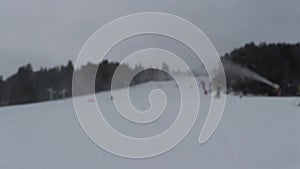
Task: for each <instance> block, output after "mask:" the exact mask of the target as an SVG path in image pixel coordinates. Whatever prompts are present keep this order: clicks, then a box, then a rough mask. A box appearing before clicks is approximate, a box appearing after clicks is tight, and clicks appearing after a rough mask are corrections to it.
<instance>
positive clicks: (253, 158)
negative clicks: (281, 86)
mask: <svg viewBox="0 0 300 169" xmlns="http://www.w3.org/2000/svg"><path fill="white" fill-rule="evenodd" d="M202 79H205V81H206V82H207V78H202ZM198 80H199V79H198ZM199 84H200V83H199ZM156 88H161V89H162V90H163V91H165V93H166V95H167V99H168V105H167V108H166V111H165V112H164V115H163V116H162V117H161V118H160V119H158V120H157V121H155V122H153V123H151V124H148V125H146V124H143V125H142V124H133V123H130V122H129V121H127V120H125V119H124V118H123V117H122V116H121V115H120V114H118V112H117V111H116V109H115V108H114V107H113V103H112V101H111V100H110V93H109V92H102V93H98V94H97V102H98V104H99V106H100V108H101V110H102V111H103V112H104V114H105V117H106V118H107V120H108V121H109V122H111V125H112V126H113V127H114V128H115V129H117V130H119V131H120V132H122V133H124V134H127V135H132V136H136V137H145V136H149V135H150V136H151V135H155V134H158V133H160V132H162V131H163V130H165V129H166V128H167V127H169V126H170V124H172V122H173V121H174V119H175V117H176V115H177V114H176V113H178V112H177V111H176V110H177V109H178V105H179V103H180V97H179V93H178V88H177V87H176V83H175V82H174V81H168V82H149V83H146V84H141V85H138V86H135V87H132V88H131V89H130V92H131V93H130V94H131V97H132V102H133V104H134V105H135V106H137V108H140V109H146V108H147V107H148V106H149V103H148V100H147V99H148V94H149V91H151V90H152V89H156ZM200 93H201V101H200V106H201V108H200V110H199V111H200V112H199V116H198V119H197V121H196V124H195V126H194V127H193V129H192V130H191V132H190V134H189V135H188V136H187V137H186V138H185V139H184V140H183V141H182V142H181V143H180V144H179V145H178V146H176V147H175V148H173V149H172V150H170V151H168V152H166V153H164V154H162V155H160V156H156V157H153V158H147V159H129V158H123V157H119V156H116V155H113V154H110V153H109V152H106V151H104V150H102V149H101V148H100V147H98V146H97V145H96V144H95V143H94V142H93V141H91V139H90V138H89V137H88V136H87V135H86V134H85V133H84V131H83V130H82V128H81V126H80V124H79V122H78V120H77V116H76V113H75V110H74V107H73V102H72V99H66V100H59V101H53V102H43V103H36V104H31V105H19V106H9V107H2V108H0V169H163V168H164V169H182V168H185V169H299V168H300V132H299V130H300V107H297V106H296V105H295V102H296V100H297V98H295V97H294V98H292V97H290V98H275V97H273V98H272V97H243V98H239V97H237V96H231V95H228V96H227V103H226V107H225V112H224V116H223V119H222V121H221V123H220V125H219V127H218V129H217V130H216V132H215V133H214V135H213V136H212V137H211V138H210V139H209V140H208V142H206V143H205V144H199V143H198V137H199V133H200V130H201V128H202V125H203V122H204V120H205V117H206V115H207V110H208V107H209V104H210V97H209V96H204V95H203V93H202V90H201V86H200Z"/></svg>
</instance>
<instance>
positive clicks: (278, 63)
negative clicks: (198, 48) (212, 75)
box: [225, 43, 300, 96]
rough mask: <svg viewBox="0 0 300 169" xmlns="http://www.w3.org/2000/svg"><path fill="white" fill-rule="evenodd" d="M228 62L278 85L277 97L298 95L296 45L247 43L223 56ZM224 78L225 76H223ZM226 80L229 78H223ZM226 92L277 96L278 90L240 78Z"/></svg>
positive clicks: (299, 79) (299, 70) (298, 52)
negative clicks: (245, 68)
mask: <svg viewBox="0 0 300 169" xmlns="http://www.w3.org/2000/svg"><path fill="white" fill-rule="evenodd" d="M225 59H229V60H231V61H233V62H235V63H238V64H240V65H241V66H243V67H247V68H249V69H250V70H253V71H254V72H256V73H258V74H260V75H262V76H263V77H265V78H267V79H269V80H270V81H272V82H274V83H277V84H279V85H280V89H279V90H280V95H284V96H296V95H299V94H300V93H299V92H300V43H297V44H285V43H278V44H266V43H261V44H259V45H256V44H254V43H248V44H246V45H245V46H243V47H241V48H238V49H235V50H233V51H232V52H231V53H228V54H225ZM226 76H228V75H226ZM227 79H230V78H229V77H227ZM227 84H228V87H229V89H231V90H233V91H235V92H243V93H251V94H259V95H277V94H278V91H274V88H272V87H270V86H267V85H265V84H263V83H260V82H258V81H253V80H250V79H241V80H236V79H235V81H234V82H233V81H229V80H228V83H227Z"/></svg>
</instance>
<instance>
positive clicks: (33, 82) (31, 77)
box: [0, 60, 171, 106]
mask: <svg viewBox="0 0 300 169" xmlns="http://www.w3.org/2000/svg"><path fill="white" fill-rule="evenodd" d="M118 66H119V68H120V69H122V72H124V73H134V72H136V71H139V70H143V67H142V66H140V65H138V66H136V67H135V68H134V69H132V68H130V67H129V66H128V65H126V64H124V65H120V64H119V63H117V62H108V61H107V60H105V61H103V62H101V63H100V64H92V63H88V64H87V65H84V66H82V67H81V68H80V69H78V70H74V66H73V63H72V62H71V61H69V62H68V63H67V65H66V66H60V67H55V68H50V69H45V68H41V69H40V70H38V71H33V69H32V66H31V65H30V64H28V65H26V66H23V67H20V68H19V69H18V71H17V73H15V74H14V75H12V76H10V77H8V78H7V79H5V80H4V79H3V78H2V77H0V106H5V105H15V104H25V103H33V102H40V101H47V100H51V99H53V100H55V99H62V98H66V97H71V96H72V78H73V73H77V74H80V76H82V77H84V78H87V77H89V76H90V74H91V73H90V72H92V71H96V72H97V74H96V79H95V83H94V84H95V92H99V91H104V90H109V89H110V88H111V80H112V76H113V74H114V72H115V70H116V68H117V67H118ZM124 75H125V76H124V79H123V80H126V74H124ZM88 79H89V78H87V79H86V80H88ZM169 79H171V77H170V76H169V75H168V74H167V73H165V72H163V71H160V70H158V69H146V70H143V71H142V72H141V73H139V74H137V76H135V78H134V79H133V81H132V82H131V85H135V84H140V83H143V82H148V81H156V80H157V81H158V80H159V81H160V80H169ZM120 83H121V82H120ZM120 87H122V84H121V85H120ZM51 92H52V94H51ZM81 94H88V93H81Z"/></svg>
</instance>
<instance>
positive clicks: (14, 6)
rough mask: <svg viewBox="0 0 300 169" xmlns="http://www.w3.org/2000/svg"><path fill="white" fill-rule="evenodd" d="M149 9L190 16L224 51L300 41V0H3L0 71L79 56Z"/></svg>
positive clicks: (0, 9) (0, 5)
mask: <svg viewBox="0 0 300 169" xmlns="http://www.w3.org/2000/svg"><path fill="white" fill-rule="evenodd" d="M149 11H155V12H165V13H171V14H175V15H178V16H180V17H183V18H185V19H187V20H189V21H191V22H192V23H194V24H195V25H196V26H198V27H199V28H200V29H202V30H203V31H204V33H206V34H207V35H208V37H209V38H210V39H211V40H212V42H213V44H214V45H215V47H216V49H217V51H218V52H219V53H220V54H224V53H225V52H229V51H231V50H232V49H233V48H235V47H239V46H241V45H243V44H245V43H246V42H249V41H255V42H262V41H266V42H298V41H299V40H300V32H299V30H300V1H299V0H285V1H282V0H219V1H217V0H181V1H176V0H147V1H146V0H107V1H103V0H97V1H96V0H0V21H1V22H0V23H1V24H0V58H1V62H0V74H2V75H5V76H7V75H10V74H12V73H14V72H16V69H17V67H18V66H21V65H24V64H26V63H29V62H30V63H32V65H33V67H34V68H35V69H37V68H39V67H50V66H54V65H60V64H65V63H66V62H67V60H70V59H71V60H73V61H75V59H76V57H77V55H78V53H79V51H80V49H81V48H82V46H83V44H84V43H85V41H86V40H87V39H88V38H89V37H90V36H91V35H92V34H93V33H94V32H95V31H96V30H97V29H99V28H100V27H101V26H103V25H104V24H105V23H107V22H109V21H111V20H113V19H116V18H118V17H121V16H123V15H127V14H132V13H136V12H149ZM156 41H157V40H156ZM136 44H138V43H136ZM155 44H156V43H155ZM158 44H159V43H158ZM162 46H164V45H162ZM167 48H168V47H167ZM171 48H172V47H171ZM174 50H176V49H174ZM125 53H126V52H125ZM122 54H123V53H122ZM183 55H184V53H183ZM118 57H121V56H120V52H119V53H118V54H115V55H112V56H111V59H113V60H118Z"/></svg>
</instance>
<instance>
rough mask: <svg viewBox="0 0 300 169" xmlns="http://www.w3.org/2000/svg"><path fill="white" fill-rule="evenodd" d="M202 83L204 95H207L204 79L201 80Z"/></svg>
mask: <svg viewBox="0 0 300 169" xmlns="http://www.w3.org/2000/svg"><path fill="white" fill-rule="evenodd" d="M201 85H202V90H203V93H204V95H207V94H208V91H207V90H206V87H205V82H204V81H203V80H201Z"/></svg>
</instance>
